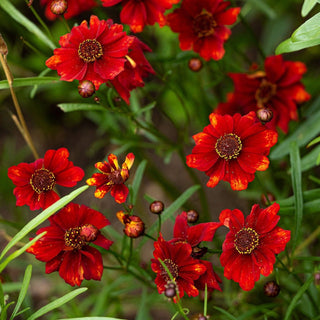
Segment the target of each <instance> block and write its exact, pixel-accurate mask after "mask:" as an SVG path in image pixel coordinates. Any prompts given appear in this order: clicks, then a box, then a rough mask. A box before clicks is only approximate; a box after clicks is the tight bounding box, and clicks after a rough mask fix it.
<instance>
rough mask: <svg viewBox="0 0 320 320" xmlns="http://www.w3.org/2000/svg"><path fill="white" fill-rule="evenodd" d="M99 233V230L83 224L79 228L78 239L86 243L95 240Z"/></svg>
mask: <svg viewBox="0 0 320 320" xmlns="http://www.w3.org/2000/svg"><path fill="white" fill-rule="evenodd" d="M99 233H100V231H99V229H98V228H97V227H95V226H93V225H92V224H85V225H83V226H82V227H80V237H81V238H82V239H83V240H84V241H86V242H93V241H95V240H97V238H98V235H99Z"/></svg>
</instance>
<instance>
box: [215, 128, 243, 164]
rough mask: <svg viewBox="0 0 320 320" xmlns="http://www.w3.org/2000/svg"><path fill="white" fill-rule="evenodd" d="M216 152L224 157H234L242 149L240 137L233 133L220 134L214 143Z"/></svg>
mask: <svg viewBox="0 0 320 320" xmlns="http://www.w3.org/2000/svg"><path fill="white" fill-rule="evenodd" d="M215 149H216V152H217V154H218V155H219V156H220V157H221V158H223V159H225V160H231V159H236V158H237V157H238V155H239V153H240V151H241V149H242V143H241V140H240V138H239V137H238V136H237V135H236V134H234V133H227V134H225V135H224V136H221V137H220V138H219V139H218V140H217V142H216V145H215Z"/></svg>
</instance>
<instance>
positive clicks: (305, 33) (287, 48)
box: [276, 13, 320, 54]
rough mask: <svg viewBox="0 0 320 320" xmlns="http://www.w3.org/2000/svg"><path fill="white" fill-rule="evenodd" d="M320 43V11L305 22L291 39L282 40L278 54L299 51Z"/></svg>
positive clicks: (277, 49)
mask: <svg viewBox="0 0 320 320" xmlns="http://www.w3.org/2000/svg"><path fill="white" fill-rule="evenodd" d="M318 44H320V13H317V14H316V15H314V16H313V17H312V18H310V19H309V20H307V21H306V22H305V23H303V24H302V25H301V26H300V27H299V28H298V29H297V30H295V31H294V32H293V34H292V35H291V37H290V38H289V39H287V40H285V41H283V42H281V43H280V44H279V45H278V47H277V48H276V54H282V53H285V52H292V51H298V50H301V49H305V48H308V47H312V46H316V45H318Z"/></svg>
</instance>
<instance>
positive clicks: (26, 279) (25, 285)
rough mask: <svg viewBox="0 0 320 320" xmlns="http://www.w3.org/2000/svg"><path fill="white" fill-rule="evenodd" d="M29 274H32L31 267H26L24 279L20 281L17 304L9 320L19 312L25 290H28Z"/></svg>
mask: <svg viewBox="0 0 320 320" xmlns="http://www.w3.org/2000/svg"><path fill="white" fill-rule="evenodd" d="M31 274H32V266H31V265H28V266H27V268H26V271H25V272H24V277H23V281H22V287H21V290H20V293H19V297H18V300H17V303H16V305H15V307H14V309H13V312H12V314H11V317H10V320H12V319H13V318H14V317H15V316H16V314H17V312H18V311H19V309H20V307H21V304H22V302H23V300H24V298H25V296H26V294H27V290H28V287H29V283H30V279H31Z"/></svg>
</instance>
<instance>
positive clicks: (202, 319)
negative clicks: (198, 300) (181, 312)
mask: <svg viewBox="0 0 320 320" xmlns="http://www.w3.org/2000/svg"><path fill="white" fill-rule="evenodd" d="M208 319H210V316H204V315H203V314H202V313H198V314H195V315H194V316H192V318H191V320H208Z"/></svg>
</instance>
